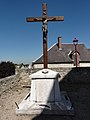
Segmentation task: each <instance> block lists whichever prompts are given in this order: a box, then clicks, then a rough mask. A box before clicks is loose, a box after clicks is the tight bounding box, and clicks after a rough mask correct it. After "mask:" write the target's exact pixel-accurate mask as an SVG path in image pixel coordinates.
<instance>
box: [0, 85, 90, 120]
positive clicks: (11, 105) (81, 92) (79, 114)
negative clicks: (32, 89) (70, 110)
mask: <svg viewBox="0 0 90 120" xmlns="http://www.w3.org/2000/svg"><path fill="white" fill-rule="evenodd" d="M63 89H65V90H66V91H67V93H68V95H69V97H70V99H71V101H72V104H73V107H74V110H75V115H74V116H54V115H52V116H49V115H48V116H45V115H39V116H29V115H18V116H17V115H16V114H15V108H16V105H15V102H17V103H18V104H19V103H20V102H21V101H22V99H23V98H24V97H25V96H26V94H27V93H28V91H29V88H23V87H20V86H16V87H13V88H11V89H9V90H7V91H5V92H3V94H1V95H0V120H90V84H64V87H63Z"/></svg>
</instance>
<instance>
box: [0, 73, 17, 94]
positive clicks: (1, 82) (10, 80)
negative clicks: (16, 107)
mask: <svg viewBox="0 0 90 120" xmlns="http://www.w3.org/2000/svg"><path fill="white" fill-rule="evenodd" d="M16 78H17V77H16V75H12V76H9V77H5V78H2V79H0V94H2V93H3V92H5V91H6V90H8V89H9V88H12V87H13V86H15V84H16V81H17V79H16Z"/></svg>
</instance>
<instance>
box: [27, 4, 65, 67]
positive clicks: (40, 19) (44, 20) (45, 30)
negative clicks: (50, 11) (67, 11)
mask: <svg viewBox="0 0 90 120" xmlns="http://www.w3.org/2000/svg"><path fill="white" fill-rule="evenodd" d="M26 21H27V22H42V31H43V61H44V68H47V67H48V56H47V33H48V26H47V22H48V21H64V16H53V17H52V16H50V17H49V16H47V5H46V3H43V4H42V17H36V18H34V17H28V18H26Z"/></svg>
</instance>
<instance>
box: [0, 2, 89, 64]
mask: <svg viewBox="0 0 90 120" xmlns="http://www.w3.org/2000/svg"><path fill="white" fill-rule="evenodd" d="M44 2H45V3H47V11H48V12H47V14H48V16H64V21H63V22H62V21H59V22H48V48H50V47H51V46H52V45H53V44H55V43H57V38H58V36H62V43H70V44H72V43H73V42H72V41H73V39H74V38H75V37H76V38H77V39H78V41H79V43H84V44H85V46H86V47H87V48H90V0H0V62H1V61H11V62H14V63H25V64H28V63H32V61H34V60H35V59H36V58H37V57H39V56H40V55H42V53H43V33H42V22H26V18H27V17H42V3H44Z"/></svg>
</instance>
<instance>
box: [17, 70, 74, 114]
mask: <svg viewBox="0 0 90 120" xmlns="http://www.w3.org/2000/svg"><path fill="white" fill-rule="evenodd" d="M30 77H31V91H30V93H28V95H27V96H26V97H25V98H24V99H23V101H22V102H21V103H20V104H19V106H18V108H16V113H17V114H41V113H42V114H55V115H68V114H69V115H70V114H71V115H73V108H72V105H71V102H70V99H69V98H68V96H67V94H66V93H65V92H61V91H60V87H59V82H58V79H59V77H60V75H59V73H57V72H55V71H52V70H50V69H43V70H40V71H38V72H36V73H34V74H32V75H31V76H30Z"/></svg>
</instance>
